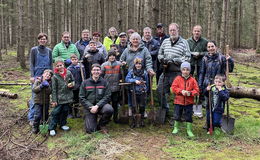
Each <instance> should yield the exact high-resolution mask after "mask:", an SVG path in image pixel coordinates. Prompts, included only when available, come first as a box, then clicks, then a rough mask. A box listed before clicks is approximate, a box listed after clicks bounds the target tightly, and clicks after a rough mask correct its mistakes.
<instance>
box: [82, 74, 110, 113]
mask: <svg viewBox="0 0 260 160" xmlns="http://www.w3.org/2000/svg"><path fill="white" fill-rule="evenodd" d="M110 97H111V92H110V89H109V87H108V83H107V82H106V81H105V80H104V79H103V78H102V77H100V78H99V79H98V80H97V81H94V80H93V79H92V78H89V79H87V80H85V81H84V82H82V84H81V86H80V91H79V101H80V103H81V104H82V105H83V107H84V108H85V109H90V108H89V107H92V106H95V105H98V106H99V108H102V107H103V106H104V105H105V104H107V103H109V101H110Z"/></svg>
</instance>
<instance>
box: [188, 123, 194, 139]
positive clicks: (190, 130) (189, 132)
mask: <svg viewBox="0 0 260 160" xmlns="http://www.w3.org/2000/svg"><path fill="white" fill-rule="evenodd" d="M187 134H188V136H189V137H194V134H193V133H192V123H190V122H187Z"/></svg>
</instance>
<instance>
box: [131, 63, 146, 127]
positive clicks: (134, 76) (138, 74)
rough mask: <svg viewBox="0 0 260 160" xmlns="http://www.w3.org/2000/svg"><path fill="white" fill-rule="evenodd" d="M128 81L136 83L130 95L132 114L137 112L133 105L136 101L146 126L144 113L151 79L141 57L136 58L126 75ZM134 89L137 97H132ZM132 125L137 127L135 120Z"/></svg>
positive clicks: (142, 124) (142, 122) (142, 123)
mask: <svg viewBox="0 0 260 160" xmlns="http://www.w3.org/2000/svg"><path fill="white" fill-rule="evenodd" d="M126 82H130V83H135V85H134V86H135V88H132V87H131V91H129V92H128V93H129V96H128V106H129V108H131V110H132V114H135V113H136V112H137V111H136V110H135V106H133V103H136V105H139V113H140V114H141V124H140V125H141V127H144V113H145V106H146V98H147V91H148V89H149V79H148V73H147V72H146V71H145V70H144V68H143V66H142V59H141V58H135V59H134V68H133V69H132V70H130V71H129V72H128V74H127V76H126ZM133 89H134V91H135V94H136V95H135V97H136V102H132V101H135V99H134V97H132V93H131V92H133ZM131 127H132V128H134V127H136V124H135V122H133V123H132V124H131Z"/></svg>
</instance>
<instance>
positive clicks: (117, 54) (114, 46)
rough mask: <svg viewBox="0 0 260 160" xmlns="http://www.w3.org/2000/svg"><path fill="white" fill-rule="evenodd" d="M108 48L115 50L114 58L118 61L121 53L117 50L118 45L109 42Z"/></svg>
mask: <svg viewBox="0 0 260 160" xmlns="http://www.w3.org/2000/svg"><path fill="white" fill-rule="evenodd" d="M110 48H111V49H113V50H114V51H115V53H116V60H117V61H119V60H120V56H121V54H120V52H119V50H118V45H117V44H111V45H110Z"/></svg>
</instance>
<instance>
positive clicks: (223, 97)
mask: <svg viewBox="0 0 260 160" xmlns="http://www.w3.org/2000/svg"><path fill="white" fill-rule="evenodd" d="M225 80H226V77H225V76H224V75H221V74H217V75H216V76H215V78H214V84H213V85H211V86H208V87H207V91H206V93H205V95H206V96H209V94H210V96H211V97H210V99H209V101H208V103H207V108H208V109H207V131H209V128H210V112H209V107H211V114H212V126H213V130H214V128H215V127H219V128H220V127H221V118H222V115H223V113H224V109H225V102H226V101H227V100H228V99H229V91H228V90H227V88H226V86H225ZM209 102H211V103H210V104H211V106H209ZM215 133H216V134H219V133H220V131H219V130H218V129H217V130H215ZM208 134H209V132H208Z"/></svg>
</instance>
